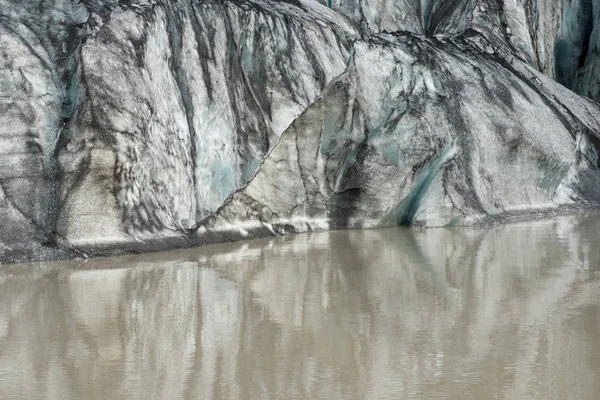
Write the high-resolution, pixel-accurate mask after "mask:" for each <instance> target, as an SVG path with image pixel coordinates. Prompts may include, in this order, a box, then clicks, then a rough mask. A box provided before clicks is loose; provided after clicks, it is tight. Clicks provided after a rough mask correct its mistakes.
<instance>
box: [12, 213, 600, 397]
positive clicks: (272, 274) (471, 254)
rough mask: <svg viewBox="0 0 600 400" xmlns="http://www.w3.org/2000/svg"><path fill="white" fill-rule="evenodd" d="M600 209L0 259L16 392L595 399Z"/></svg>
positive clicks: (599, 348)
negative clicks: (59, 258) (10, 261)
mask: <svg viewBox="0 0 600 400" xmlns="http://www.w3.org/2000/svg"><path fill="white" fill-rule="evenodd" d="M598 238H600V218H599V217H598V216H597V215H596V216H593V215H592V216H590V215H588V216H582V215H579V216H570V217H557V218H554V219H549V220H545V221H536V222H527V223H520V224H513V225H507V226H499V227H494V228H490V229H465V228H460V229H429V230H410V229H404V228H394V229H384V230H365V231H348V232H329V233H312V234H305V235H297V236H290V237H283V238H271V239H265V240H255V241H252V242H247V243H236V244H228V245H218V246H211V247H206V248H201V249H195V250H185V251H179V252H170V253H163V254H150V255H144V256H135V257H122V258H114V259H104V260H94V261H91V262H87V263H84V264H81V263H78V262H75V261H71V262H62V263H55V264H37V265H31V266H28V265H18V266H5V267H2V269H0V398H2V399H26V398H27V399H33V398H36V399H42V398H48V399H107V398H111V399H144V400H147V399H180V398H182V399H188V398H189V399H225V398H227V399H261V398H274V399H363V398H366V399H386V398H390V399H391V398H394V399H399V398H415V399H417V398H420V399H433V398H443V399H468V398H472V399H483V398H486V399H487V398H490V399H491V398H498V399H501V398H504V399H526V398H540V399H542V398H543V399H553V398H554V399H566V398H573V399H574V398H577V399H592V398H597V396H598V393H600V272H599V270H600V266H599V264H600V247H599V246H598Z"/></svg>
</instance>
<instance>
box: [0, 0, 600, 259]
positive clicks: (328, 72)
mask: <svg viewBox="0 0 600 400" xmlns="http://www.w3.org/2000/svg"><path fill="white" fill-rule="evenodd" d="M599 18H600V2H599V1H597V0H549V1H544V2H541V1H537V0H523V1H515V0H502V1H497V0H455V1H441V0H348V1H340V0H331V1H328V2H327V1H320V0H286V1H284V0H282V1H276V0H181V1H171V0H127V1H117V0H0V262H3V263H7V262H14V261H25V260H36V259H53V258H68V257H89V256H96V255H114V254H122V253H128V252H141V251H151V250H164V249H171V248H181V247H191V246H196V245H203V244H209V243H214V242H223V241H233V240H239V239H247V238H253V237H264V236H275V235H281V234H286V233H295V232H305V231H315V230H327V229H348V228H352V229H353V228H374V227H386V226H395V225H398V224H401V225H409V226H423V227H440V226H454V225H469V226H481V225H485V224H490V223H499V222H506V221H511V220H515V219H522V218H524V217H538V216H540V215H546V214H548V213H554V214H559V213H563V212H567V211H572V210H577V209H584V208H591V207H597V206H598V205H599V204H600V170H599V158H598V156H599V150H600V106H599V105H598V103H597V102H596V101H598V100H599V99H600V91H599V90H600V83H599V82H600V79H599V77H600V61H599V60H600V58H599V57H598V54H600V48H599V47H598V46H599V40H600V21H599Z"/></svg>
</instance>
